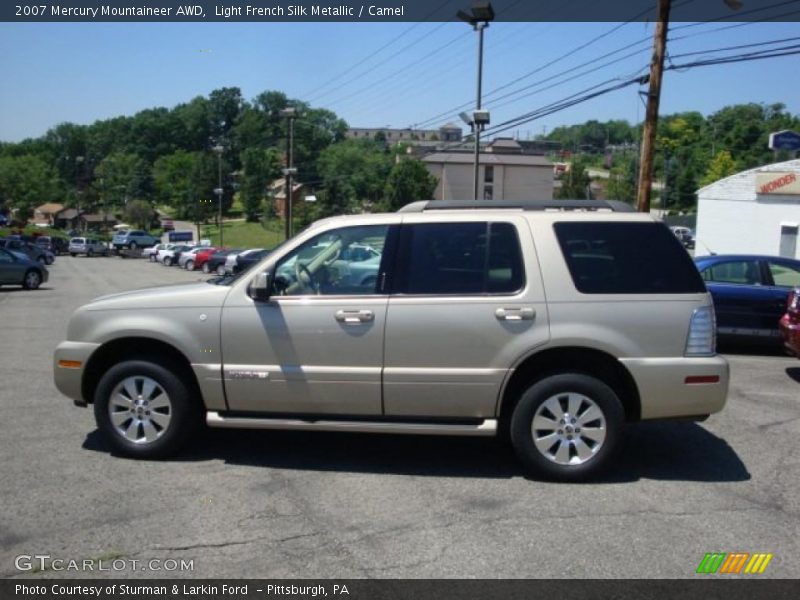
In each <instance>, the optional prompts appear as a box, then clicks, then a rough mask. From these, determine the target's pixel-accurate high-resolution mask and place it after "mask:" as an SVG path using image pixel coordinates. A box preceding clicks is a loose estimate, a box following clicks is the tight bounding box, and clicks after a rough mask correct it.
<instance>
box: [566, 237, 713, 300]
mask: <svg viewBox="0 0 800 600" xmlns="http://www.w3.org/2000/svg"><path fill="white" fill-rule="evenodd" d="M554 228H555V232H556V237H557V238H558V243H559V245H560V246H561V252H562V253H563V255H564V258H565V259H566V261H567V266H568V268H569V272H570V275H571V276H572V281H573V282H574V284H575V287H576V288H577V290H578V291H579V292H581V293H583V294H694V293H702V292H705V285H704V284H703V280H702V279H701V277H700V274H699V273H698V271H697V268H696V267H695V265H694V263H693V262H692V259H691V258H690V257H689V254H688V253H687V252H686V250H685V249H684V248H683V246H682V245H681V243H680V242H679V241H678V239H677V238H676V237H675V236H674V235H673V234H672V232H671V231H670V230H669V229H667V227H666V226H665V225H663V224H661V223H630V222H629V223H614V222H600V223H597V222H595V223H590V222H578V221H573V222H561V223H555V224H554Z"/></svg>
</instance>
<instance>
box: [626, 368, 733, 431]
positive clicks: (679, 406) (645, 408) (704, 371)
mask: <svg viewBox="0 0 800 600" xmlns="http://www.w3.org/2000/svg"><path fill="white" fill-rule="evenodd" d="M620 362H622V364H624V365H625V367H626V368H627V369H628V371H630V373H631V375H632V376H633V379H634V381H635V382H636V387H637V388H638V389H639V398H640V400H641V417H642V420H647V419H670V418H681V417H700V416H705V415H710V414H712V413H715V412H719V411H721V410H722V408H723V407H724V406H725V400H726V398H727V396H728V381H729V370H728V361H727V360H725V359H724V358H722V357H721V356H710V357H697V358H694V357H693V358H684V357H677V358H623V359H620ZM697 381H702V383H696V382H697Z"/></svg>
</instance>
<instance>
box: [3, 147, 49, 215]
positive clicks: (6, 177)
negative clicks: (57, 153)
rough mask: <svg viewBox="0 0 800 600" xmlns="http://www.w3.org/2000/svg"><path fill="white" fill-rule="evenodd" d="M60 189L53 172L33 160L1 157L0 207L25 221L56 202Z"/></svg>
mask: <svg viewBox="0 0 800 600" xmlns="http://www.w3.org/2000/svg"><path fill="white" fill-rule="evenodd" d="M60 192H61V188H60V186H59V182H58V177H57V174H56V171H55V169H53V167H51V166H50V165H48V164H47V163H45V162H44V161H43V160H42V159H40V158H38V157H36V156H30V155H24V156H19V157H10V156H4V157H0V205H5V206H7V207H9V208H12V209H15V210H16V218H17V219H18V220H20V221H27V220H28V219H29V218H30V217H31V216H32V215H33V209H34V208H36V207H37V206H39V205H40V204H44V203H46V202H53V201H55V200H58V199H59V194H60Z"/></svg>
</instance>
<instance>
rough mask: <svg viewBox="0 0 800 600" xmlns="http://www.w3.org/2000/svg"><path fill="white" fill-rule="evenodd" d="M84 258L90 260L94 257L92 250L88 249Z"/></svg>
mask: <svg viewBox="0 0 800 600" xmlns="http://www.w3.org/2000/svg"><path fill="white" fill-rule="evenodd" d="M86 256H88V257H89V258H92V257H93V256H94V250H92V249H91V248H89V251H88V252H87V253H86Z"/></svg>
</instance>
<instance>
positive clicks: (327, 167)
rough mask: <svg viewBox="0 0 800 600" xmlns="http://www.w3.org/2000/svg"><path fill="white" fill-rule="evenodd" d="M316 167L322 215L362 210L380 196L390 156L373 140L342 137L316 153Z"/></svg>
mask: <svg viewBox="0 0 800 600" xmlns="http://www.w3.org/2000/svg"><path fill="white" fill-rule="evenodd" d="M317 168H318V169H319V173H320V176H321V179H322V183H323V186H324V193H323V194H320V197H319V203H320V212H321V213H322V215H323V216H325V215H334V214H345V213H349V212H354V211H358V210H363V209H364V207H365V204H367V203H370V204H376V203H378V202H380V201H381V200H382V198H383V192H384V188H385V185H386V177H387V175H388V174H389V171H391V169H392V163H391V157H390V155H389V154H387V153H386V151H385V150H384V148H383V147H382V146H381V145H380V144H378V143H377V142H375V141H374V140H368V139H358V140H345V141H342V142H339V143H336V144H332V145H330V146H328V147H327V148H326V149H325V150H323V151H322V153H321V154H320V158H319V161H318V165H317Z"/></svg>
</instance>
